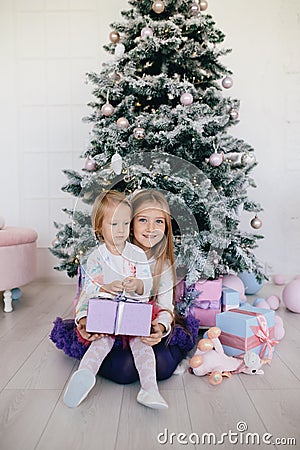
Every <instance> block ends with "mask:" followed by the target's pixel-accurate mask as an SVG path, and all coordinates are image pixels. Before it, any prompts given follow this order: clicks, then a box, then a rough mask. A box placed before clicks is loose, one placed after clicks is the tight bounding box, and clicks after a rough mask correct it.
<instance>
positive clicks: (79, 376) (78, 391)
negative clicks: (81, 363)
mask: <svg viewBox="0 0 300 450" xmlns="http://www.w3.org/2000/svg"><path fill="white" fill-rule="evenodd" d="M95 383H96V377H95V375H94V374H93V373H92V372H90V371H89V370H87V369H79V370H77V371H76V372H74V373H73V375H72V377H71V379H70V381H69V383H68V386H67V387H66V390H65V393H64V403H65V405H67V406H68V407H69V408H76V406H78V405H80V403H81V402H83V400H84V399H85V398H86V397H87V395H88V393H89V392H90V391H91V390H92V389H93V387H94V386H95Z"/></svg>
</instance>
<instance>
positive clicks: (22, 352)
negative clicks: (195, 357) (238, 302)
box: [0, 283, 300, 450]
mask: <svg viewBox="0 0 300 450" xmlns="http://www.w3.org/2000/svg"><path fill="white" fill-rule="evenodd" d="M74 291H75V288H74V286H70V285H56V284H50V283H32V284H30V285H28V286H26V287H24V288H23V296H22V298H21V299H20V300H19V301H16V302H14V311H13V312H12V313H4V312H3V311H2V312H0V349H1V359H0V448H1V450H35V449H36V450H58V449H62V450H69V449H70V450H94V449H95V450H96V449H97V450H102V449H103V450H112V449H116V450H140V449H141V450H142V449H144V450H148V449H149V450H150V449H159V448H165V449H180V448H188V449H192V448H194V449H197V448H203V449H209V448H212V447H216V446H217V447H220V448H222V449H237V448H238V449H240V448H255V449H256V448H259V449H260V448H282V447H283V445H272V446H270V445H266V444H263V443H262V442H261V443H260V445H259V444H258V443H257V442H258V439H260V440H261V441H262V439H263V435H264V434H266V433H270V434H271V435H272V437H270V442H272V443H273V442H275V439H276V438H280V439H282V438H283V439H285V441H284V440H282V441H281V443H282V444H284V442H285V443H287V442H288V439H289V438H294V439H295V440H296V445H291V444H289V445H284V447H285V448H298V449H299V448H300V384H299V380H300V351H299V350H300V315H299V314H293V313H290V312H289V311H287V310H286V309H285V307H284V306H283V305H281V307H280V310H279V312H278V313H279V315H280V316H281V317H282V318H283V320H284V323H285V328H286V336H285V338H284V339H283V340H282V341H281V342H280V344H279V346H278V347H277V350H276V354H275V356H274V358H273V361H272V364H271V366H267V367H266V366H265V374H264V375H261V376H249V375H234V376H233V377H232V378H231V379H224V381H223V383H222V385H220V386H210V385H209V383H208V379H207V377H203V378H199V377H196V376H194V375H191V374H189V373H188V372H185V373H184V374H182V375H173V376H172V378H171V379H169V380H166V381H163V382H160V390H161V392H162V394H163V396H164V397H165V398H166V400H167V401H168V403H169V409H168V410H165V411H154V410H150V409H148V408H145V407H143V406H141V405H139V404H138V403H137V402H136V395H137V393H138V390H139V384H138V383H134V384H132V385H128V386H121V385H117V384H114V383H112V382H109V381H107V380H105V379H101V378H100V377H98V378H97V383H96V386H95V388H94V389H93V391H92V392H91V393H90V395H89V397H88V399H87V400H85V401H84V402H83V403H82V404H81V405H80V406H79V407H78V408H77V409H74V410H73V409H69V408H67V407H66V406H65V405H64V404H63V402H62V394H63V391H64V388H65V386H66V383H67V381H68V379H69V377H70V375H71V374H72V372H73V371H74V370H76V368H77V365H78V363H77V361H75V360H73V359H71V358H69V357H67V356H65V355H64V354H63V353H62V352H61V351H59V350H57V349H56V347H55V346H54V345H53V343H52V342H51V341H50V339H49V333H50V330H51V327H52V322H53V320H54V319H55V318H56V316H62V317H70V316H71V305H72V299H73V296H74ZM280 292H281V288H280V287H276V286H272V285H266V286H265V287H264V288H263V290H262V291H261V292H260V293H259V296H264V295H269V294H271V293H278V294H279V293H280ZM253 298H255V297H253ZM253 298H249V299H250V301H252V300H253ZM245 424H246V425H245ZM237 426H238V429H237ZM243 427H244V428H245V427H247V431H246V432H245V431H244V432H243ZM238 430H239V431H238ZM160 433H162V434H160ZM172 433H173V434H172ZM180 433H184V434H180ZM204 433H214V435H215V439H216V440H219V442H221V441H222V437H221V435H222V433H228V435H227V436H225V437H224V443H223V444H221V443H219V444H217V445H212V443H211V444H210V443H209V441H208V440H207V439H208V438H207V439H206V441H205V442H206V443H205V444H201V442H202V441H201V439H203V434H204ZM230 433H231V435H230ZM232 433H237V435H234V434H232ZM247 433H257V435H256V436H254V435H253V436H252V438H253V439H256V440H255V441H254V442H256V443H255V444H254V445H252V444H251V442H252V443H253V441H251V439H250V434H248V439H250V441H249V442H250V444H248V445H246V443H243V442H244V441H246V435H247ZM213 438H214V436H213V435H211V437H210V439H213ZM267 438H268V437H267V435H265V439H267ZM197 439H199V441H197ZM236 440H238V443H236ZM197 442H198V443H197ZM211 442H213V441H211Z"/></svg>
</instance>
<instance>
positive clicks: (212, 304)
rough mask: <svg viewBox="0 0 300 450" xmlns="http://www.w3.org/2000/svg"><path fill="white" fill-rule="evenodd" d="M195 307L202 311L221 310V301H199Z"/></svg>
mask: <svg viewBox="0 0 300 450" xmlns="http://www.w3.org/2000/svg"><path fill="white" fill-rule="evenodd" d="M193 306H194V307H195V308H201V309H220V301H219V300H198V301H196V302H195V303H194V304H193Z"/></svg>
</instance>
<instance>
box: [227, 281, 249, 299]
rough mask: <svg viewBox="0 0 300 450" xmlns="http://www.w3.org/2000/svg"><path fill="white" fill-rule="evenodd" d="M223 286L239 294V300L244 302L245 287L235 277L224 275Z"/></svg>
mask: <svg viewBox="0 0 300 450" xmlns="http://www.w3.org/2000/svg"><path fill="white" fill-rule="evenodd" d="M222 284H223V286H226V287H228V288H231V289H234V290H235V291H238V292H239V293H240V300H241V301H245V300H246V296H245V285H244V283H243V282H242V280H241V279H240V278H239V277H238V276H236V275H224V277H223V281H222Z"/></svg>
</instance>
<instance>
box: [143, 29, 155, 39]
mask: <svg viewBox="0 0 300 450" xmlns="http://www.w3.org/2000/svg"><path fill="white" fill-rule="evenodd" d="M141 36H142V38H148V37H152V36H153V30H152V28H150V27H144V28H143V29H142V31H141Z"/></svg>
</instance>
